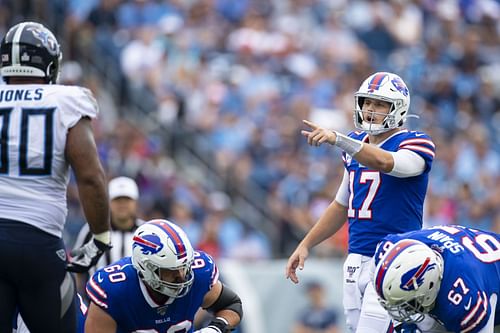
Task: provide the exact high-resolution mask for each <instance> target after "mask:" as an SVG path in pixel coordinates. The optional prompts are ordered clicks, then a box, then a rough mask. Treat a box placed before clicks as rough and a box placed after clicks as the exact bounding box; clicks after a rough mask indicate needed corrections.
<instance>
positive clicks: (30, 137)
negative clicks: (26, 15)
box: [0, 84, 98, 237]
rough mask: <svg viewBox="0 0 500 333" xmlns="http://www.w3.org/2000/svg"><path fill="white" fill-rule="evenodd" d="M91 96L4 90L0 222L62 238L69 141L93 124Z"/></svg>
mask: <svg viewBox="0 0 500 333" xmlns="http://www.w3.org/2000/svg"><path fill="white" fill-rule="evenodd" d="M97 113H98V108H97V103H96V101H95V99H94V97H92V94H91V92H90V90H88V89H85V88H81V87H77V86H62V85H47V84H44V85H39V84H26V85H25V84H23V85H3V86H0V203H1V209H0V218H5V219H10V220H16V221H21V222H25V223H29V224H31V225H34V226H35V227H38V228H40V229H42V230H44V231H45V232H47V233H49V234H52V235H55V236H57V237H61V235H62V230H63V227H64V222H65V220H66V214H67V207H66V186H67V184H68V180H69V176H68V175H69V166H68V163H67V161H66V159H65V148H66V135H67V133H68V131H69V129H70V128H71V127H73V126H75V125H76V123H77V122H78V121H79V120H80V119H81V118H82V117H90V118H95V117H96V116H97Z"/></svg>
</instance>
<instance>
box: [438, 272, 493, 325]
mask: <svg viewBox="0 0 500 333" xmlns="http://www.w3.org/2000/svg"><path fill="white" fill-rule="evenodd" d="M460 271H461V273H460V274H461V275H462V277H463V279H462V278H460V279H457V280H455V282H454V283H453V285H450V286H449V287H448V288H447V290H446V291H447V293H446V295H442V296H441V297H442V298H440V299H438V300H437V302H439V308H440V309H441V311H440V312H441V313H440V314H439V317H440V318H441V320H442V321H443V322H444V325H445V327H446V329H447V330H449V331H452V332H462V333H476V332H479V331H480V330H481V329H482V328H483V327H484V326H485V325H486V323H487V322H488V319H489V317H490V315H491V313H492V311H491V304H490V303H489V298H488V295H487V293H486V292H485V291H484V289H485V288H483V287H481V286H480V285H478V284H477V283H476V282H477V279H474V278H473V277H472V278H470V279H469V278H467V275H470V274H471V273H469V274H467V273H465V272H464V271H463V270H460ZM472 274H476V273H475V272H472ZM443 287H445V286H443ZM448 289H449V290H448ZM444 296H446V299H444Z"/></svg>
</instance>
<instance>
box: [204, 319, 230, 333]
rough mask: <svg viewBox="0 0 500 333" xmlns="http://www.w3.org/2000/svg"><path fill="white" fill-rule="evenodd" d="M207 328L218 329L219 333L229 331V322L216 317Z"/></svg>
mask: <svg viewBox="0 0 500 333" xmlns="http://www.w3.org/2000/svg"><path fill="white" fill-rule="evenodd" d="M208 327H212V328H215V329H218V330H219V331H220V332H221V333H225V332H227V331H229V322H228V321H227V320H226V318H222V317H216V318H215V319H214V320H212V321H211V322H210V324H208Z"/></svg>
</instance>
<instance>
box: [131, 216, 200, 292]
mask: <svg viewBox="0 0 500 333" xmlns="http://www.w3.org/2000/svg"><path fill="white" fill-rule="evenodd" d="M193 258H194V250H193V247H192V246H191V243H190V242H189V239H188V237H187V235H186V234H185V233H184V231H183V230H182V229H181V228H180V227H178V226H177V225H175V224H173V223H172V222H169V221H167V220H151V221H148V222H146V223H144V224H143V225H141V226H140V227H139V228H137V230H136V231H135V233H134V237H133V243H132V264H133V265H134V267H135V269H137V271H138V273H139V276H140V277H141V278H142V280H143V281H144V282H145V283H146V284H147V285H148V286H150V287H151V288H152V289H153V290H155V291H157V292H159V293H162V294H164V295H167V296H169V297H174V298H180V297H183V296H185V295H186V294H187V293H188V291H189V289H190V288H191V285H192V284H193V279H194V275H193V270H192V268H191V265H192V263H193ZM162 269H167V270H180V271H181V272H182V273H181V274H182V276H184V277H185V278H184V281H182V282H167V281H163V280H162V279H161V276H160V270H162Z"/></svg>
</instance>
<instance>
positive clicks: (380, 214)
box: [342, 130, 435, 257]
mask: <svg viewBox="0 0 500 333" xmlns="http://www.w3.org/2000/svg"><path fill="white" fill-rule="evenodd" d="M349 137H351V138H353V139H356V140H360V141H362V142H367V141H368V134H366V133H364V132H352V133H350V134H349ZM379 147H380V148H381V149H384V150H386V151H389V152H396V151H398V150H401V149H406V150H410V151H412V152H414V153H416V154H418V155H419V156H420V157H422V158H423V159H424V161H425V169H424V172H423V173H422V174H420V175H418V176H414V177H406V178H398V177H395V176H391V175H388V174H385V173H383V172H380V171H377V170H373V169H370V168H368V167H366V166H364V165H361V164H360V163H359V162H358V161H356V160H355V159H354V158H351V156H349V155H348V154H346V153H345V152H344V153H343V155H342V158H343V160H344V166H345V169H346V172H347V173H348V175H349V192H350V195H349V203H348V209H347V217H348V219H349V253H357V254H361V255H365V256H369V257H371V256H373V253H374V252H375V248H376V247H377V243H378V242H379V241H380V240H381V239H382V238H383V237H384V236H386V235H388V234H395V233H402V232H407V231H412V230H418V229H421V228H422V215H423V206H424V199H425V193H426V191H427V184H428V178H429V177H428V175H429V171H430V170H431V166H432V161H433V159H434V150H435V147H434V143H433V142H432V140H431V138H430V137H429V136H428V135H427V134H425V133H422V132H416V131H408V130H402V131H399V132H397V133H395V134H393V135H392V136H390V137H389V138H387V139H386V140H385V141H384V142H382V144H380V145H379Z"/></svg>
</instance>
